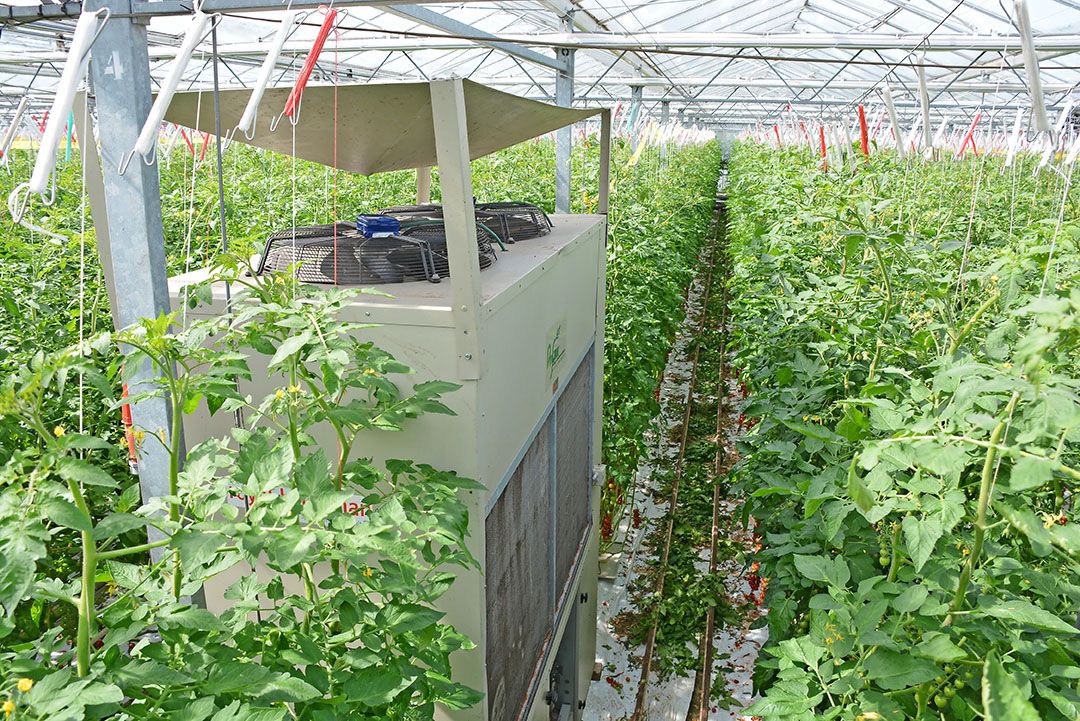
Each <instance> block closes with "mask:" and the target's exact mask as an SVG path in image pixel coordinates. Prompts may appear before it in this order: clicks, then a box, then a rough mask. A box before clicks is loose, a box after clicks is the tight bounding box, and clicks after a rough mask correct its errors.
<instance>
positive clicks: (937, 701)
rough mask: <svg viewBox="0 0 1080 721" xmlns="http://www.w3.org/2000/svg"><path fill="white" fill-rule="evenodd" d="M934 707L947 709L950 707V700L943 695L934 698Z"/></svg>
mask: <svg viewBox="0 0 1080 721" xmlns="http://www.w3.org/2000/svg"><path fill="white" fill-rule="evenodd" d="M934 705H935V706H937V707H938V708H945V707H946V706H948V705H949V699H947V698H945V697H944V696H942V695H941V694H938V695H937V696H934Z"/></svg>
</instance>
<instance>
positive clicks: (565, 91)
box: [555, 15, 574, 213]
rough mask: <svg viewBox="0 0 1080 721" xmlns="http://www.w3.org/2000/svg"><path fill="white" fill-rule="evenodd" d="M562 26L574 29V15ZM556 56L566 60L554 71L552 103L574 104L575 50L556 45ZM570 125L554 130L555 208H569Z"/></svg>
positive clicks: (569, 105) (568, 30) (565, 210)
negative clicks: (562, 67) (553, 97)
mask: <svg viewBox="0 0 1080 721" xmlns="http://www.w3.org/2000/svg"><path fill="white" fill-rule="evenodd" d="M562 25H563V29H564V30H566V32H573V30H574V22H573V18H571V17H570V16H569V15H566V16H565V17H563V18H562ZM555 56H556V57H557V58H559V59H561V60H562V61H563V62H565V63H566V65H565V67H564V69H563V70H559V71H557V72H556V73H555V103H556V104H557V105H561V106H563V107H566V108H569V107H573V105H574V51H573V50H571V49H569V48H556V49H555ZM573 130H574V128H573V126H572V125H567V126H566V127H564V128H559V129H558V130H557V131H555V212H556V213H569V212H570V155H571V152H572V150H573V143H574V136H573Z"/></svg>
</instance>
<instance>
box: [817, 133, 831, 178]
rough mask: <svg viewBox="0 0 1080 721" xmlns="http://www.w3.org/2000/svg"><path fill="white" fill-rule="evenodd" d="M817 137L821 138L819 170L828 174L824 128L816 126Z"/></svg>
mask: <svg viewBox="0 0 1080 721" xmlns="http://www.w3.org/2000/svg"><path fill="white" fill-rule="evenodd" d="M818 136H819V137H820V138H821V169H822V170H823V171H825V172H826V173H827V172H829V157H828V154H827V152H826V150H825V126H824V125H819V126H818Z"/></svg>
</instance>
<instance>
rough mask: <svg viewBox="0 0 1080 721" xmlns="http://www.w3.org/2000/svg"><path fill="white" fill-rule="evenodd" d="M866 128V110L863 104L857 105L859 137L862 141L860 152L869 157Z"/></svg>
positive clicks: (868, 139) (868, 138)
mask: <svg viewBox="0 0 1080 721" xmlns="http://www.w3.org/2000/svg"><path fill="white" fill-rule="evenodd" d="M869 135H870V134H869V132H868V131H867V128H866V110H865V109H864V108H863V106H861V105H860V106H859V139H860V140H861V141H862V152H863V155H865V156H866V157H870V137H869Z"/></svg>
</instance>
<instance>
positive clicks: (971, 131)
mask: <svg viewBox="0 0 1080 721" xmlns="http://www.w3.org/2000/svg"><path fill="white" fill-rule="evenodd" d="M981 118H982V111H981V110H980V111H979V112H977V113H975V119H974V120H972V121H971V127H970V128H968V131H967V134H966V135H965V136H964V141H963V142H962V143H960V149H959V150H957V151H956V157H958V158H959V157H960V156H961V155H963V154H964V150H966V149H967V146H968V143H971V149H972V150H975V139H974V133H975V126H976V125H978V124H979V120H980V119H981ZM975 154H976V155H978V154H979V151H978V150H975Z"/></svg>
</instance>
